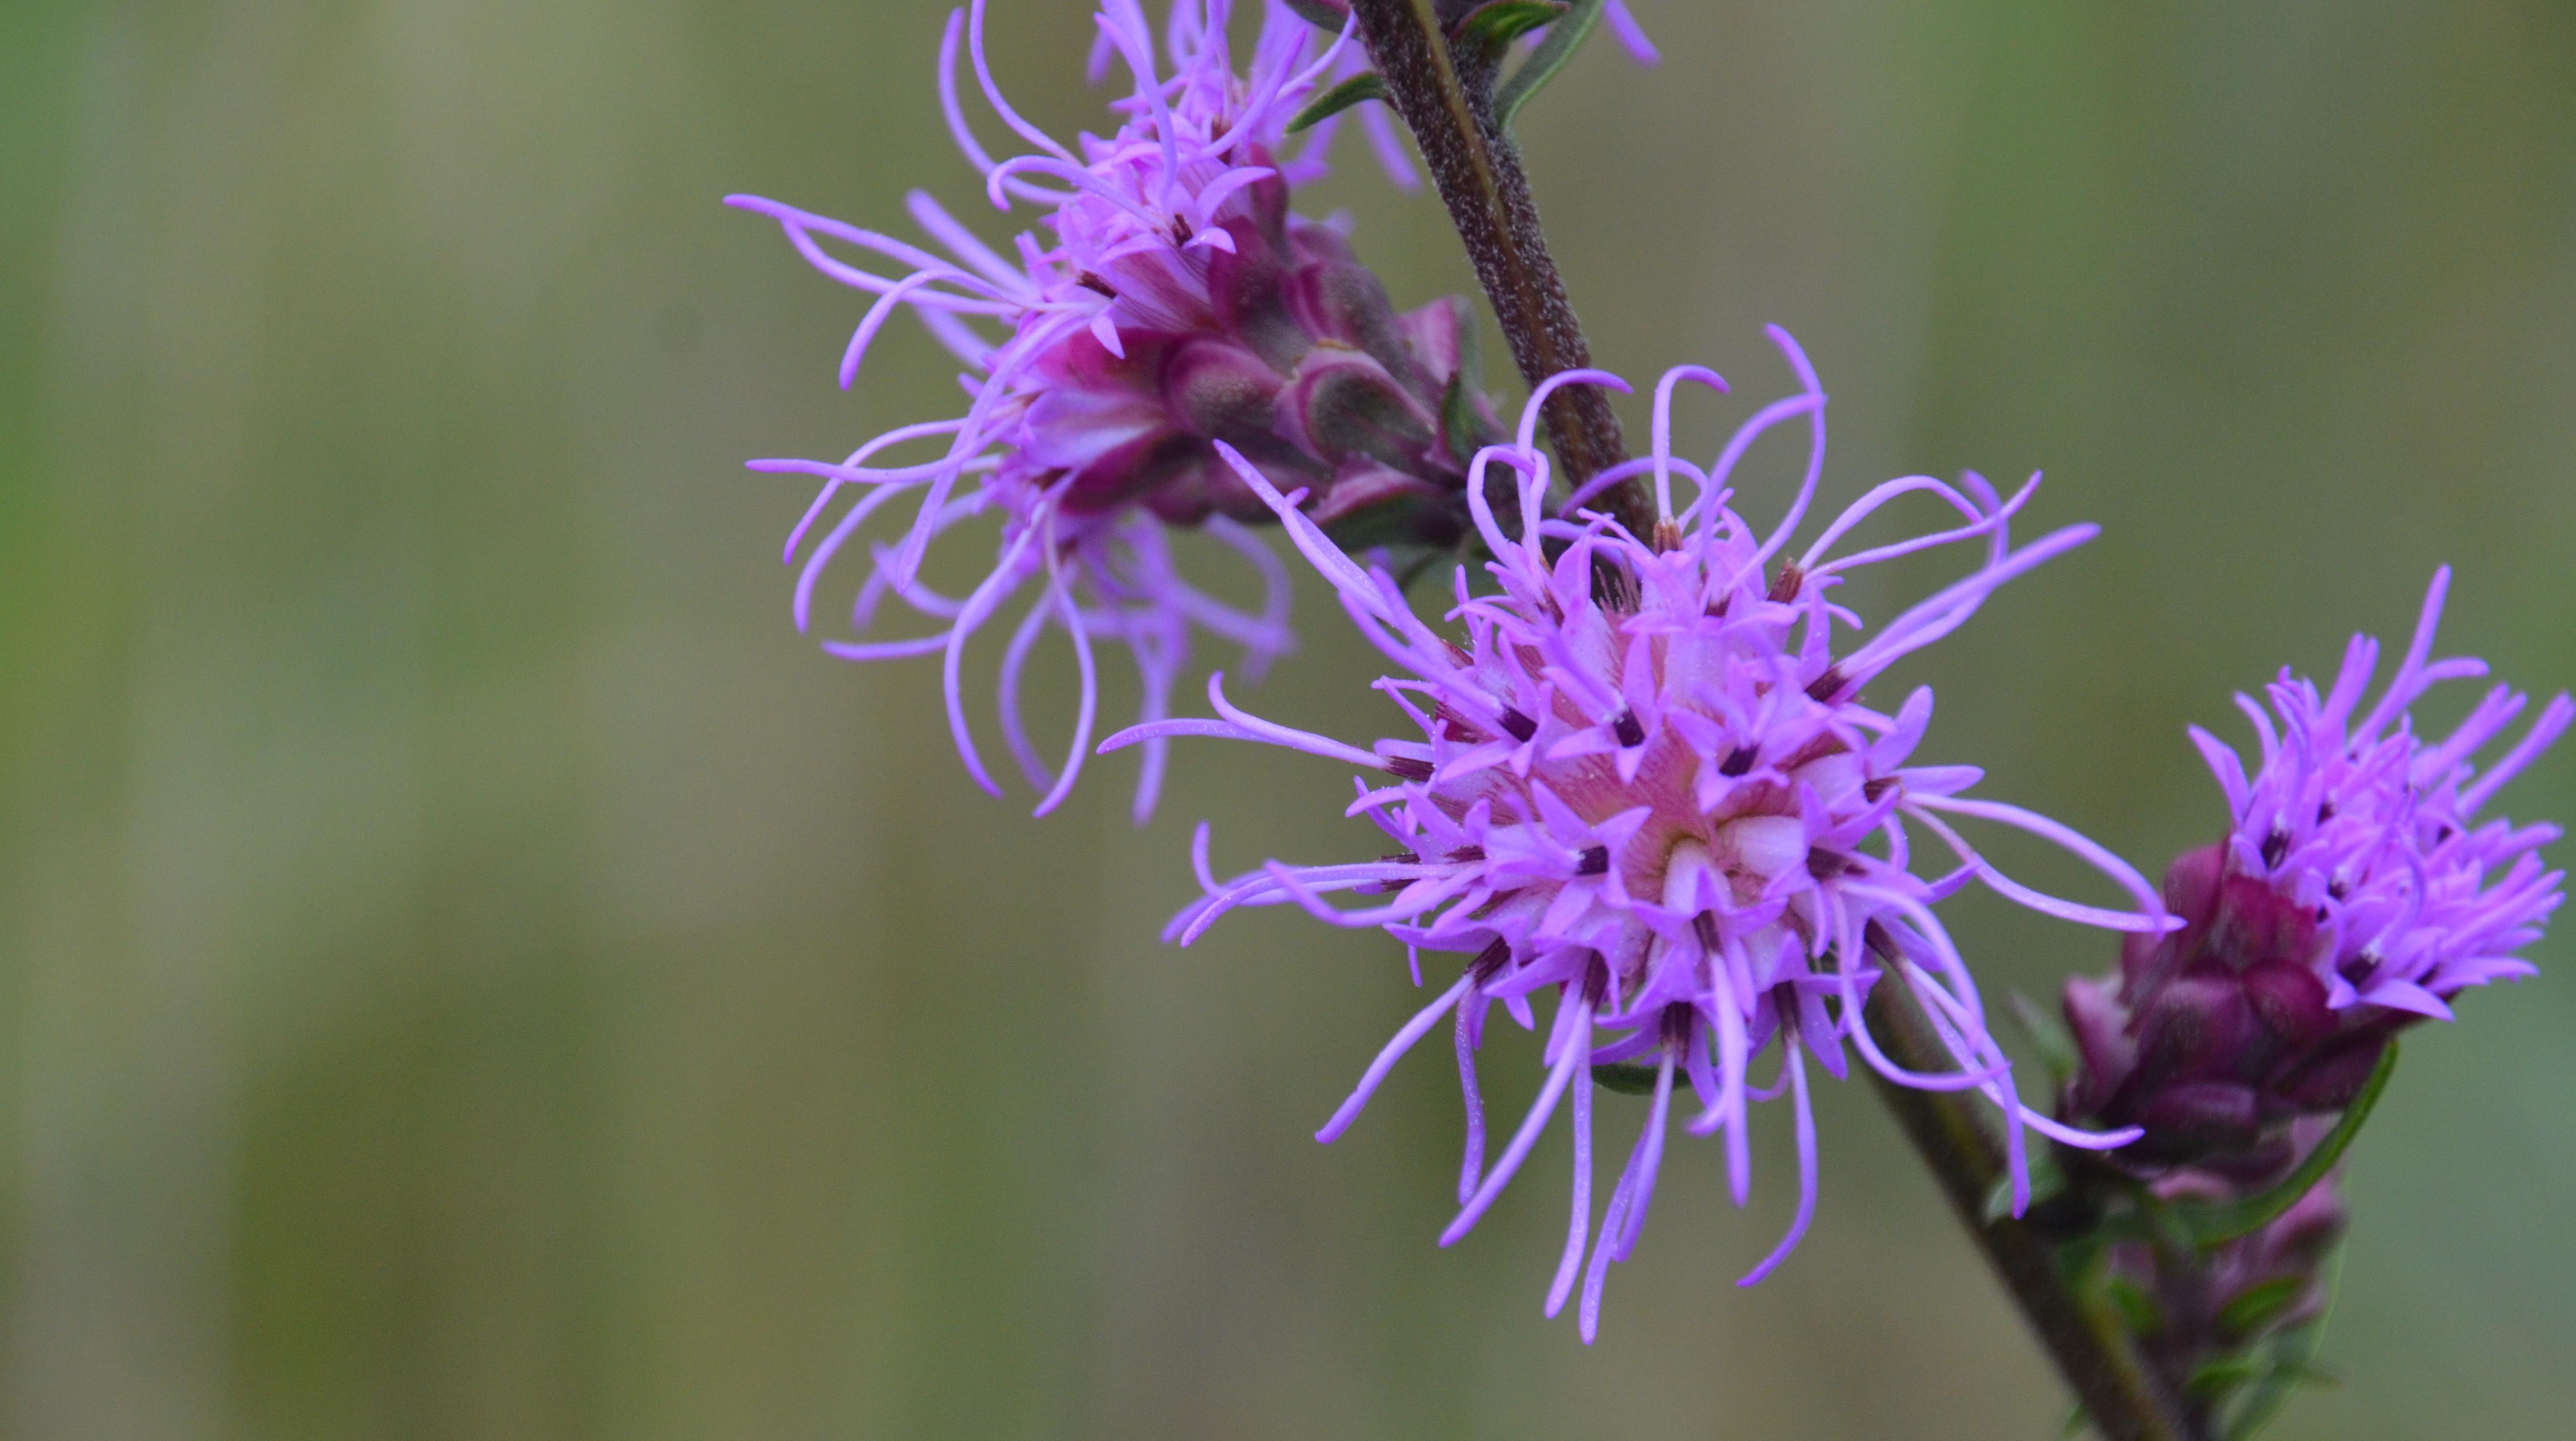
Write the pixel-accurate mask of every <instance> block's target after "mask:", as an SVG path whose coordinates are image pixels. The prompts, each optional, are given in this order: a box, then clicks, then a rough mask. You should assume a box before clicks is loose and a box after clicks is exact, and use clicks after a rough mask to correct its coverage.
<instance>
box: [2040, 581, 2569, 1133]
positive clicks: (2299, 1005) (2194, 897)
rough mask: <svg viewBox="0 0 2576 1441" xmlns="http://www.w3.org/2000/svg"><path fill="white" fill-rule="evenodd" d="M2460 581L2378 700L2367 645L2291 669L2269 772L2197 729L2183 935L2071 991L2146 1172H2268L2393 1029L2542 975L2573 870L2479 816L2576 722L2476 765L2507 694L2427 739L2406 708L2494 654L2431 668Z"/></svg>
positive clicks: (2361, 641)
mask: <svg viewBox="0 0 2576 1441" xmlns="http://www.w3.org/2000/svg"><path fill="white" fill-rule="evenodd" d="M2450 579H2451V576H2450V571H2449V570H2447V569H2445V570H2442V571H2440V572H2438V573H2436V574H2435V575H2434V577H2433V584H2432V587H2431V589H2430V590H2429V591H2428V592H2427V593H2426V595H2425V597H2424V610H2423V615H2422V618H2421V619H2420V620H2419V621H2418V622H2417V624H2416V628H2415V636H2414V640H2413V641H2412V642H2411V643H2410V644H2409V645H2408V647H2407V649H2406V654H2405V657H2404V659H2402V660H2401V661H2399V662H2398V666H2397V671H2396V674H2395V675H2394V676H2392V677H2391V678H2390V680H2389V682H2388V687H2387V689H2386V690H2384V691H2383V692H2381V694H2380V696H2379V699H2378V700H2377V701H2376V702H2375V703H2371V704H2369V705H2368V706H2367V707H2366V708H2365V706H2364V700H2365V695H2364V692H2366V691H2367V690H2368V689H2369V687H2370V682H2371V679H2372V676H2373V674H2374V672H2375V671H2376V670H2377V667H2378V659H2379V644H2378V642H2377V641H2375V640H2373V639H2371V638H2370V637H2368V636H2359V635H2357V636H2354V637H2353V639H2352V643H2351V645H2350V646H2349V647H2348V648H2347V649H2346V650H2345V652H2344V661H2343V668H2342V669H2341V670H2340V671H2338V672H2337V673H2336V675H2335V679H2334V683H2333V685H2331V686H2330V687H2328V688H2327V689H2326V690H2325V691H2324V692H2323V693H2322V694H2321V693H2319V691H2318V689H2317V686H2316V685H2315V683H2314V682H2312V681H2310V680H2308V679H2306V678H2304V677H2298V676H2293V675H2292V674H2291V673H2290V672H2289V671H2287V670H2284V671H2282V672H2281V675H2280V678H2279V679H2278V680H2276V681H2274V682H2273V683H2272V684H2271V685H2270V686H2269V687H2267V688H2266V696H2267V697H2268V699H2269V700H2270V702H2271V709H2270V711H2269V712H2268V713H2267V712H2266V711H2265V709H2264V708H2263V706H2262V705H2260V704H2258V703H2257V702H2256V701H2255V700H2254V699H2253V698H2252V697H2250V696H2242V695H2240V696H2238V697H2237V703H2238V705H2239V707H2240V708H2241V709H2243V711H2244V712H2245V714H2246V716H2247V718H2248V719H2249V720H2251V721H2252V722H2253V725H2254V731H2255V735H2256V738H2257V740H2258V742H2259V743H2260V745H2261V760H2260V762H2259V764H2258V765H2257V766H2256V767H2255V769H2254V771H2253V772H2252V774H2250V775H2249V774H2248V773H2247V771H2246V768H2245V765H2244V762H2243V761H2242V760H2241V759H2240V758H2239V757H2238V755H2237V754H2236V752H2234V751H2232V750H2230V749H2228V748H2227V747H2226V746H2225V745H2223V744H2221V743H2220V742H2219V741H2218V740H2217V739H2216V738H2215V737H2213V736H2211V735H2210V734H2209V733H2208V732H2206V731H2204V730H2201V729H2200V728H2199V727H2197V726H2195V727H2193V728H2192V731H2191V737H2192V741H2193V743H2194V744H2196V745H2198V746H2199V747H2200V752H2201V755H2202V756H2203V758H2205V759H2206V760H2207V761H2208V763H2209V767H2210V769H2211V771H2213V772H2214V773H2215V774H2216V775H2217V777H2218V784H2219V787H2220V789H2221V790H2222V791H2224V792H2225V794H2226V797H2227V809H2228V817H2229V831H2228V835H2227V838H2226V840H2224V841H2222V842H2221V843H2219V844H2218V845H2215V846H2210V847H2206V848H2204V849H2202V850H2198V851H2194V852H2192V853H2191V854H2189V855H2186V856H2184V857H2182V858H2181V859H2180V860H2177V861H2176V862H2175V863H2174V865H2173V867H2172V869H2171V870H2170V871H2169V872H2168V873H2167V875H2166V879H2165V890H2166V900H2167V903H2168V904H2169V905H2170V907H2171V908H2172V910H2173V912H2174V913H2175V914H2176V915H2178V916H2181V917H2182V918H2183V919H2184V920H2185V921H2187V922H2188V923H2189V924H2187V925H2186V926H2185V927H2184V928H2183V929H2181V930H2179V931H2177V932H2175V933H2174V934H2172V935H2170V936H2166V937H2162V938H2132V939H2131V941H2130V943H2129V944H2128V946H2127V947H2126V948H2125V950H2124V952H2123V955H2122V958H2121V976H2120V978H2119V982H2118V987H2117V992H2116V994H2115V993H2114V990H2113V988H2112V987H2111V986H2110V985H2107V984H2102V983H2095V982H2089V981H2083V980H2077V981H2073V982H2070V983H2069V985H2068V991H2067V1006H2068V1016H2069V1019H2070V1020H2071V1021H2072V1022H2073V1023H2074V1028H2075V1032H2076V1037H2077V1039H2078V1040H2079V1042H2081V1043H2082V1045H2083V1049H2084V1059H2085V1067H2084V1069H2085V1075H2084V1076H2083V1077H2082V1078H2081V1080H2080V1081H2079V1083H2078V1085H2077V1087H2076V1091H2075V1095H2074V1096H2073V1097H2072V1100H2073V1102H2074V1104H2075V1105H2076V1106H2077V1107H2078V1108H2079V1109H2081V1110H2084V1111H2088V1112H2092V1113H2096V1114H2100V1115H2103V1116H2106V1117H2118V1118H2120V1120H2121V1122H2122V1123H2123V1124H2136V1125H2140V1126H2144V1127H2145V1128H2146V1129H2147V1131H2148V1139H2147V1141H2146V1142H2145V1143H2144V1144H2142V1145H2141V1146H2139V1147H2138V1148H2137V1149H2136V1150H2135V1152H2134V1153H2132V1154H2133V1156H2134V1158H2135V1159H2138V1160H2144V1161H2169V1162H2177V1163H2179V1162H2186V1161H2198V1162H2214V1160H2215V1158H2216V1157H2218V1156H2220V1155H2222V1154H2235V1155H2237V1156H2238V1157H2239V1163H2240V1164H2242V1165H2244V1166H2250V1167H2254V1168H2261V1167H2263V1166H2268V1165H2270V1164H2271V1163H2272V1161H2273V1160H2274V1159H2275V1157H2274V1155H2273V1154H2272V1153H2276V1152H2278V1151H2280V1150H2281V1148H2282V1147H2283V1146H2285V1145H2286V1144H2287V1141H2286V1138H2285V1137H2284V1136H2283V1134H2282V1128H2281V1127H2282V1123H2283V1122H2284V1121H2286V1120H2287V1119H2288V1118H2290V1117H2293V1116H2298V1115H2305V1114H2315V1113H2320V1112H2325V1111H2332V1110H2337V1109H2340V1108H2341V1107H2342V1106H2343V1105H2344V1104H2345V1102H2347V1101H2349V1100H2350V1099H2351V1098H2352V1094H2353V1091H2354V1089H2355V1088H2356V1087H2358V1086H2359V1085H2360V1084H2361V1082H2362V1081H2363V1079H2364V1078H2365V1077H2367V1076H2368V1075H2369V1073H2370V1070H2371V1068H2372V1067H2373V1066H2374V1065H2376V1064H2377V1063H2378V1059H2379V1053H2380V1049H2381V1047H2382V1046H2383V1045H2384V1044H2385V1043H2386V1041H2387V1039H2388V1037H2389V1036H2390V1035H2392V1034H2394V1033H2395V1032H2396V1031H2397V1030H2399V1029H2401V1028H2403V1027H2405V1026H2407V1025H2410V1024H2413V1023H2414V1022H2417V1021H2420V1020H2422V1019H2424V1018H2426V1017H2428V1016H2429V1017H2434V1018H2437V1019H2441V1020H2449V1019H2450V1018H2451V1008H2450V1002H2451V1000H2452V998H2453V997H2455V996H2457V995H2458V994H2459V993H2460V992H2461V991H2464V990H2467V989H2469V988H2470V987H2472V986H2482V985H2485V984H2487V983H2488V982H2490V981H2495V980H2511V979H2519V978H2521V977H2523V976H2527V975H2530V974H2532V973H2533V968H2532V966H2531V964H2530V962H2528V961H2525V960H2523V959H2521V958H2520V957H2519V956H2517V955H2516V954H2515V952H2517V951H2519V950H2521V949H2522V948H2523V947H2525V946H2527V945H2529V944H2531V942H2533V941H2534V940H2537V939H2538V938H2539V936H2540V933H2541V929H2542V927H2543V925H2544V924H2545V923H2546V922H2547V920H2548V917H2549V914H2550V912H2552V911H2554V910H2556V909H2557V908H2558V902H2559V899H2560V882H2561V881H2562V879H2563V878H2564V876H2563V873H2562V872H2559V871H2554V870H2550V869H2547V868H2546V867H2544V866H2543V865H2542V863H2541V860H2540V856H2539V854H2538V852H2539V848H2540V847H2541V846H2542V845H2545V844H2547V843H2548V842H2550V841H2553V840H2555V839H2557V838H2558V834H2559V832H2558V828H2557V827H2556V826H2552V825H2529V826H2516V825H2514V824H2513V823H2512V822H2511V821H2508V820H2505V819H2503V818H2501V817H2481V816H2480V814H2479V813H2480V812H2481V811H2482V810H2483V809H2484V808H2485V807H2486V805H2487V803H2488V802H2489V801H2490V800H2492V799H2493V798H2494V796H2495V793H2496V792H2497V791H2498V790H2499V789H2501V788H2502V787H2503V786H2504V784H2505V783H2506V782H2508V781H2510V780H2512V779H2513V778H2514V776H2516V775H2517V774H2519V773H2521V771H2522V770H2523V769H2524V768H2525V767H2526V766H2528V765H2529V764H2530V763H2531V762H2532V760H2533V759H2535V758H2536V757H2538V756H2539V754H2540V753H2541V752H2542V751H2543V750H2545V749H2547V748H2548V746H2549V745H2550V743H2551V742H2553V741H2555V740H2557V739H2558V737H2559V735H2560V734H2561V733H2562V732H2564V731H2565V730H2566V729H2567V726H2568V723H2569V721H2570V720H2571V719H2576V703H2571V702H2570V701H2569V699H2568V697H2567V696H2566V695H2564V694H2561V695H2559V696H2557V697H2555V698H2554V699H2552V700H2551V701H2550V702H2549V703H2548V704H2547V705H2545V706H2543V707H2542V708H2541V711H2540V714H2539V716H2538V717H2537V718H2536V719H2535V720H2534V721H2533V722H2532V724H2531V726H2530V727H2529V728H2528V729H2527V730H2525V731H2524V732H2523V734H2522V736H2521V738H2520V739H2518V740H2516V741H2515V742H2514V743H2513V744H2511V745H2510V746H2508V747H2507V748H2506V749H2505V751H2504V753H2503V754H2502V755H2500V756H2498V757H2497V758H2496V759H2495V761H2494V763H2493V764H2491V765H2488V766H2486V767H2485V768H2484V769H2483V770H2481V769H2480V768H2479V767H2478V766H2477V765H2476V764H2474V763H2473V760H2472V757H2474V756H2475V755H2476V754H2477V753H2478V752H2479V751H2481V750H2483V749H2485V748H2486V747H2487V746H2488V745H2489V744H2490V743H2492V742H2494V741H2495V740H2496V739H2497V737H2498V736H2500V735H2501V734H2502V733H2503V732H2504V730H2505V729H2506V727H2507V726H2509V725H2510V724H2511V723H2512V722H2513V721H2514V719H2515V718H2516V717H2517V716H2519V715H2520V714H2521V713H2522V712H2523V710H2524V709H2526V708H2527V706H2528V704H2529V697H2527V696H2525V695H2523V694H2521V693H2520V692H2518V691H2515V690H2513V689H2511V688H2509V687H2506V686H2497V687H2496V688H2494V689H2493V690H2491V691H2489V692H2488V693H2487V694H2486V696H2485V698H2484V699H2482V700H2481V701H2480V702H2479V703H2478V704H2477V706H2476V707H2475V708H2474V709H2473V710H2471V712H2470V713H2469V716H2468V718H2467V719H2466V720H2465V721H2463V722H2461V723H2460V725H2459V726H2458V728H2457V729H2455V730H2453V731H2452V732H2451V734H2450V735H2449V736H2447V737H2444V738H2442V739H2439V740H2435V739H2431V738H2426V737H2420V736H2418V735H2417V734H2416V733H2415V728H2414V723H2413V720H2412V718H2411V717H2410V715H2409V714H2408V707H2410V706H2412V705H2413V704H2414V703H2415V701H2416V700H2417V699H2419V698H2420V697H2422V696H2423V694H2424V693H2425V692H2426V691H2428V690H2430V689H2431V688H2432V687H2433V686H2435V685H2437V684H2439V683H2441V682H2443V681H2446V680H2461V679H2469V678H2472V677H2476V676H2482V675H2484V674H2486V663H2485V662H2483V661H2478V660H2472V659H2467V658H2464V657H2454V658H2449V659H2442V660H2436V659H2433V655H2432V652H2433V633H2434V630H2435V628H2436V627H2437V626H2438V625H2439V623H2440V621H2441V616H2442V599H2443V595H2444V593H2445V592H2446V591H2447V590H2448V589H2449V586H2450Z"/></svg>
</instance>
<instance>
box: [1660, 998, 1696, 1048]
mask: <svg viewBox="0 0 2576 1441" xmlns="http://www.w3.org/2000/svg"><path fill="white" fill-rule="evenodd" d="M1691 1016H1692V1011H1691V1008H1690V1007H1689V1006H1687V1005H1682V1004H1679V1003H1675V1004H1673V1005H1669V1006H1666V1007H1664V1014H1663V1017H1662V1020H1663V1028H1662V1029H1663V1033H1664V1044H1665V1045H1668V1046H1678V1045H1681V1044H1683V1043H1685V1042H1687V1041H1688V1040H1690V1033H1691Z"/></svg>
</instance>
